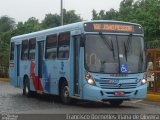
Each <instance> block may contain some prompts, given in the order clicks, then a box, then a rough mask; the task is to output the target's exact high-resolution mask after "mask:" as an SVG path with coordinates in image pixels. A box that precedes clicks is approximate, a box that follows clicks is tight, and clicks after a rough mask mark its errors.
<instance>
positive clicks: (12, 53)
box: [10, 42, 14, 60]
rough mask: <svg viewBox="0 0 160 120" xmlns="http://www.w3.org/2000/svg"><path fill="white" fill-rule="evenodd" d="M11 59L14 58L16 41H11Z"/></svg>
mask: <svg viewBox="0 0 160 120" xmlns="http://www.w3.org/2000/svg"><path fill="white" fill-rule="evenodd" d="M10 60H14V43H13V42H12V43H11V48H10Z"/></svg>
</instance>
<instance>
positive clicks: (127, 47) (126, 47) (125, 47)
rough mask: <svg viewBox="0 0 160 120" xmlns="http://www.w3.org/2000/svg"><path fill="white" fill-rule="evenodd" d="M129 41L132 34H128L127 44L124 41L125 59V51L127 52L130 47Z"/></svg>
mask: <svg viewBox="0 0 160 120" xmlns="http://www.w3.org/2000/svg"><path fill="white" fill-rule="evenodd" d="M131 41H132V34H129V36H128V39H127V45H126V43H125V41H124V54H125V58H126V61H127V53H128V52H129V50H130V47H131Z"/></svg>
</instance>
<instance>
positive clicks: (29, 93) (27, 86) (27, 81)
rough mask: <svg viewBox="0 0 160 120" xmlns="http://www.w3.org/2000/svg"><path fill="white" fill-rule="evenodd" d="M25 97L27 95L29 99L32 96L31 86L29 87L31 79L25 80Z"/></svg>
mask: <svg viewBox="0 0 160 120" xmlns="http://www.w3.org/2000/svg"><path fill="white" fill-rule="evenodd" d="M23 95H25V96H27V97H30V96H31V91H30V85H29V79H28V77H26V78H25V80H24V85H23Z"/></svg>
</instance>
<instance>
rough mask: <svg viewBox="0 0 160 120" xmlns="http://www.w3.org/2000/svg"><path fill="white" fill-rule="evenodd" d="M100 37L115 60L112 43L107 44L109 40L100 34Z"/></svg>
mask: <svg viewBox="0 0 160 120" xmlns="http://www.w3.org/2000/svg"><path fill="white" fill-rule="evenodd" d="M100 37H101V38H102V40H103V41H104V43H105V45H107V46H108V48H109V49H110V50H111V51H112V53H113V58H114V59H115V54H114V47H113V42H112V40H111V44H110V43H109V40H108V39H107V38H106V37H105V35H103V34H102V33H100Z"/></svg>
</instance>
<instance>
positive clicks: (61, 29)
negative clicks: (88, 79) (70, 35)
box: [11, 20, 140, 41]
mask: <svg viewBox="0 0 160 120" xmlns="http://www.w3.org/2000/svg"><path fill="white" fill-rule="evenodd" d="M96 22H97V23H101V22H102V23H105V22H106V23H124V24H130V25H139V24H137V23H131V22H123V21H113V20H91V21H82V22H77V23H71V24H67V25H63V26H58V27H54V28H50V29H45V30H41V31H37V32H32V33H28V34H23V35H18V36H15V37H12V38H11V41H19V40H24V39H30V38H35V37H40V36H46V35H50V34H55V33H59V32H65V31H72V30H76V29H80V30H81V31H82V32H84V27H83V25H84V24H85V23H96ZM139 26H140V25H139Z"/></svg>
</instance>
